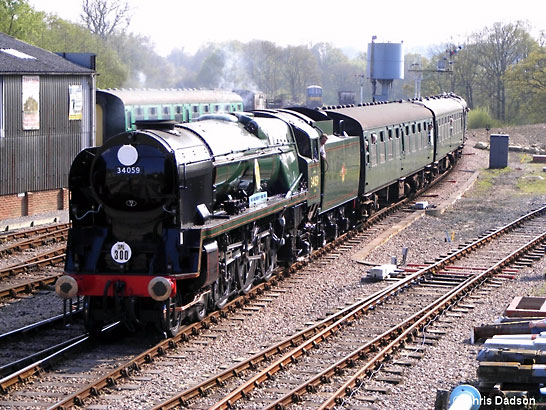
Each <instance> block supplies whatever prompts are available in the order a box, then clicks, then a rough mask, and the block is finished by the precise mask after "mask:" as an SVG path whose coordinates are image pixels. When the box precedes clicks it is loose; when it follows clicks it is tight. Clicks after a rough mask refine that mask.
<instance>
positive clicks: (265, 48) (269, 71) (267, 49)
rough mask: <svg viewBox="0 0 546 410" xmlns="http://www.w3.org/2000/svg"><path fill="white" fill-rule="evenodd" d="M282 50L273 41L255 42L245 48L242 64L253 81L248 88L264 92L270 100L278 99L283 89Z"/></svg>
mask: <svg viewBox="0 0 546 410" xmlns="http://www.w3.org/2000/svg"><path fill="white" fill-rule="evenodd" d="M281 54H282V49H281V48H280V47H278V46H277V45H276V44H275V43H273V42H271V41H261V40H254V41H251V42H250V43H248V44H246V45H245V46H243V49H242V61H243V62H242V64H244V65H245V66H246V71H247V73H248V75H249V77H250V78H251V79H252V83H249V86H248V87H247V88H250V89H252V87H255V88H256V90H254V91H263V92H264V93H265V94H266V95H267V96H268V97H269V98H276V97H278V96H279V94H280V93H281V89H282V73H281V65H280V64H279V62H280V61H281Z"/></svg>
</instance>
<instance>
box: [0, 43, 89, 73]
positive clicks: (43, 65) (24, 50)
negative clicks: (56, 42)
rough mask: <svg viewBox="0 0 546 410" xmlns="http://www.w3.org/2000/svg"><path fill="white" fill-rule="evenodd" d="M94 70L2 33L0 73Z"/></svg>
mask: <svg viewBox="0 0 546 410" xmlns="http://www.w3.org/2000/svg"><path fill="white" fill-rule="evenodd" d="M92 73H94V71H93V70H90V69H88V68H85V67H81V66H79V65H77V64H74V63H71V62H70V61H68V60H66V59H64V58H62V57H60V56H58V55H56V54H55V53H52V52H50V51H47V50H44V49H41V48H39V47H35V46H33V45H30V44H28V43H25V42H24V41H20V40H17V39H15V38H13V37H11V36H8V35H7V34H4V33H0V74H80V75H81V74H92Z"/></svg>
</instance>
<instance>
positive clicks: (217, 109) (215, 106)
mask: <svg viewBox="0 0 546 410" xmlns="http://www.w3.org/2000/svg"><path fill="white" fill-rule="evenodd" d="M218 111H220V106H219V105H218V104H214V111H213V112H218Z"/></svg>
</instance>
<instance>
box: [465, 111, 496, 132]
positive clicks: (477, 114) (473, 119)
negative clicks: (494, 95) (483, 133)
mask: <svg viewBox="0 0 546 410" xmlns="http://www.w3.org/2000/svg"><path fill="white" fill-rule="evenodd" d="M500 126H501V122H500V121H498V120H495V119H493V118H491V115H490V114H489V110H488V109H487V108H483V107H479V108H476V109H473V110H470V112H469V113H468V128H469V129H474V128H498V127H500Z"/></svg>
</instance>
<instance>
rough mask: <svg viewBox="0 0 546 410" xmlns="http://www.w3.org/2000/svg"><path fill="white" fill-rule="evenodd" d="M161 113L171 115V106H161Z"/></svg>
mask: <svg viewBox="0 0 546 410" xmlns="http://www.w3.org/2000/svg"><path fill="white" fill-rule="evenodd" d="M163 114H164V115H166V116H167V117H168V116H169V115H171V107H163Z"/></svg>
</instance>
